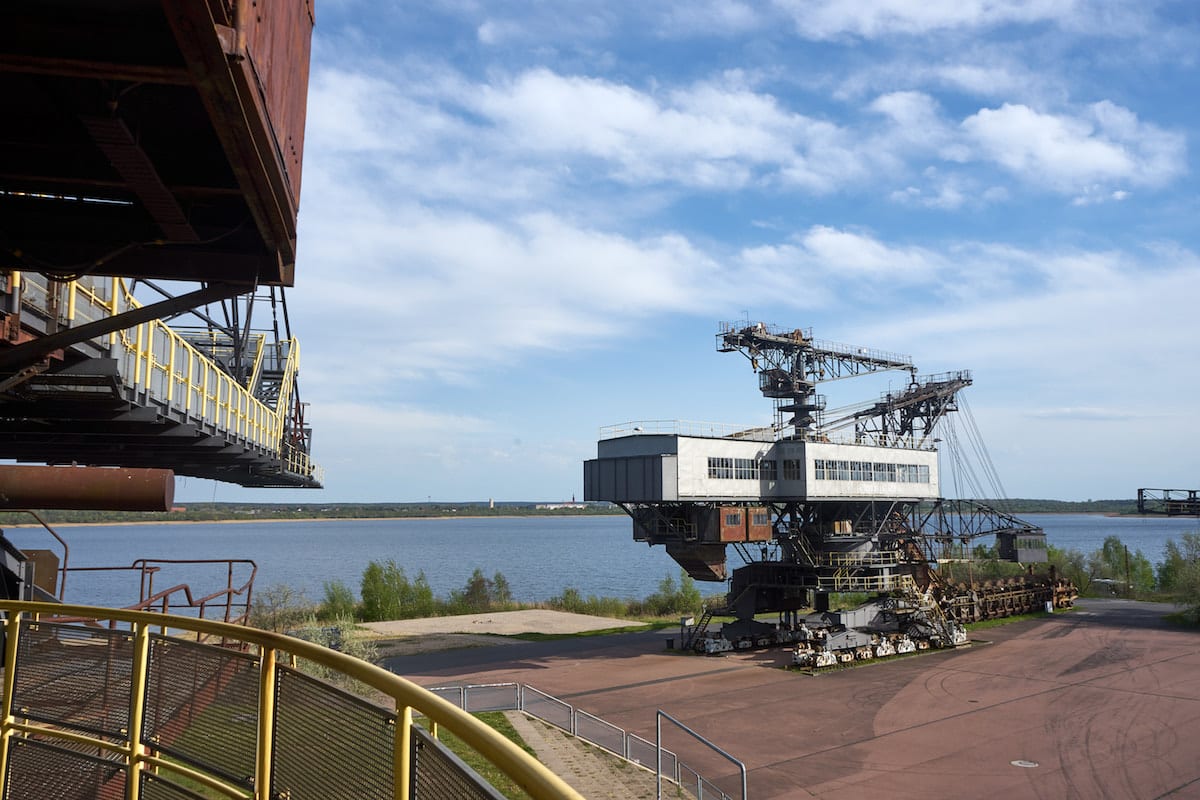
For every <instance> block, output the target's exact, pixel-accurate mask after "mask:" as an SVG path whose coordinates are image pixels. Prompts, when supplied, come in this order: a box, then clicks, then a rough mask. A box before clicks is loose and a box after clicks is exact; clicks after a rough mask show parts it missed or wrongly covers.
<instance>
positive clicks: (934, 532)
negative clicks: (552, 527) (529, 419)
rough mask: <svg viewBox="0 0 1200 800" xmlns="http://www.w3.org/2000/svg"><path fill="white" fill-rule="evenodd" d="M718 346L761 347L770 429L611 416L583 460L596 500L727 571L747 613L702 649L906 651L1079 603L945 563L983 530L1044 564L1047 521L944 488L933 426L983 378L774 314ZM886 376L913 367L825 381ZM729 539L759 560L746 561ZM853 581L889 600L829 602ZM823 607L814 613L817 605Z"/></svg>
mask: <svg viewBox="0 0 1200 800" xmlns="http://www.w3.org/2000/svg"><path fill="white" fill-rule="evenodd" d="M717 349H718V350H719V351H721V352H740V353H742V354H743V355H745V356H746V357H747V358H748V359H749V361H750V364H751V367H752V368H753V369H754V371H755V372H756V373H757V374H758V376H759V388H760V390H761V391H762V393H763V395H764V396H766V397H768V398H771V399H772V400H773V401H774V407H775V421H774V424H773V425H772V426H770V427H758V428H723V427H721V426H716V425H705V424H699V423H663V422H640V423H627V424H625V425H618V426H611V427H608V428H605V429H602V431H601V438H600V441H599V443H598V447H597V450H598V453H597V458H595V459H593V460H590V461H587V462H585V464H584V497H585V499H587V500H593V501H608V502H612V503H615V504H617V505H619V506H620V507H621V508H622V509H624V510H625V511H626V513H628V514H629V516H630V517H631V518H632V519H633V535H634V539H635V540H638V541H644V542H647V543H648V544H650V545H663V546H664V547H665V548H666V550H667V553H668V554H669V555H671V557H672V558H674V559H675V560H676V561H677V562H678V563H679V564H680V565H681V566H682V567H683V568H684V569H685V570H686V571H687V573H688V574H689V575H691V576H692V577H693V578H695V579H697V580H706V581H725V580H728V582H729V592H728V595H727V607H726V608H724V609H719V610H720V611H722V612H724V613H730V614H733V615H734V616H735V617H736V618H737V621H736V622H734V623H727V624H726V625H725V626H724V627H723V630H722V633H723V635H722V636H721V637H714V638H706V637H705V636H704V634H705V631H704V628H705V624H706V622H707V619H705V620H702V621H701V624H700V625H699V626H697V629H696V630H695V632H694V633H695V635H694V636H693V637H692V639H693V640H694V642H695V643H696V644H695V646H696V647H697V648H700V647H701V646H703V647H706V648H716V649H722V648H728V647H732V646H737V645H747V644H749V643H766V642H773V641H778V640H779V639H780V638H782V639H784V640H786V641H795V642H798V645H797V646H798V649H799V650H802V651H805V652H809V653H812V654H813V655H812V658H813V659H817V658H818V656H817V654H819V653H825V655H824V656H821V657H820V658H821V659H823V660H824V661H826V662H828V660H829V659H830V658H834V659H836V658H842V659H844V657H845V654H846V653H848V652H849V653H853V654H856V655H857V656H858V657H864V654H865V653H866V652H867V651H870V652H871V653H874V652H875V649H879V648H881V649H882V652H881V653H880V654H883V655H886V654H890V653H889V649H890V650H891V651H893V652H894V651H895V648H896V646H897V645H899V646H900V647H902V648H903V647H907V646H908V645H910V644H911V645H913V646H914V647H915V646H917V645H919V644H922V643H924V644H925V645H926V646H928V644H929V643H933V644H936V645H940V646H951V645H955V644H959V643H962V642H963V641H965V635H964V633H963V631H962V629H961V627H960V624H961V623H962V622H967V621H973V620H976V619H981V618H986V617H989V616H1003V615H1005V614H1008V613H1017V612H1022V611H1030V610H1040V609H1042V608H1044V604H1045V603H1046V602H1056V603H1058V604H1059V605H1064V604H1068V603H1069V602H1070V599H1071V592H1070V589H1069V587H1067V586H1066V585H1065V584H1064V585H1060V587H1059V591H1058V592H1057V594H1056V593H1055V590H1054V585H1055V584H1056V583H1058V582H1056V581H1054V580H1053V579H1052V578H1051V579H1035V578H1032V577H1027V578H1022V579H1017V580H1015V581H1012V582H1008V583H1005V584H1003V585H998V586H988V587H980V586H957V585H951V584H950V583H949V582H947V581H945V580H943V579H942V577H941V573H939V570H938V567H939V565H941V564H947V563H951V562H961V561H967V560H969V559H970V558H971V552H972V549H973V546H974V545H975V544H976V543H980V542H978V541H977V540H980V539H981V538H982V537H995V541H996V543H997V550H998V552H999V554H1000V557H1001V558H1002V559H1004V560H1008V561H1013V562H1018V563H1021V564H1035V563H1040V562H1045V561H1046V543H1045V534H1044V532H1043V531H1042V530H1041V529H1040V528H1037V527H1036V526H1033V525H1030V524H1027V523H1025V522H1023V521H1021V520H1019V519H1017V518H1016V517H1013V516H1011V515H1009V514H1006V513H1003V512H1002V511H999V510H997V509H995V508H992V507H990V506H987V505H984V504H982V503H977V502H972V501H967V500H953V501H951V500H945V499H942V497H941V491H940V474H939V462H938V451H937V447H936V446H937V443H938V441H939V440H938V439H936V438H935V437H934V431H935V427H936V426H937V425H938V423H939V421H940V420H942V419H943V418H944V417H945V415H946V414H948V413H950V412H953V411H955V410H956V409H957V405H956V395H957V393H958V392H959V391H960V390H961V389H963V388H965V387H967V386H969V385H970V384H971V376H970V373H968V372H966V371H962V372H952V373H945V374H940V375H934V376H928V377H921V376H918V375H917V370H916V367H915V366H914V365H913V363H912V360H911V359H910V358H909V357H907V356H904V355H900V354H896V353H887V352H883V351H879V350H873V349H869V348H864V347H855V346H850V345H844V344H837V343H831V342H822V341H819V340H816V339H814V338H813V337H812V333H811V331H810V330H801V329H790V330H787V329H779V328H776V327H773V326H769V325H765V324H762V323H758V324H752V325H751V324H742V325H740V326H739V325H734V324H729V323H725V324H722V325H721V327H720V330H719V332H718V334H717ZM884 370H901V371H904V372H907V373H908V383H907V385H906V387H905V388H904V389H902V390H900V391H894V392H888V393H887V394H885V395H883V396H882V397H881V398H880V399H879V400H878V401H875V402H869V403H865V404H861V405H860V406H857V407H854V408H852V409H848V410H843V411H842V412H827V410H826V407H825V399H824V397H823V396H821V395H819V394H818V393H817V391H816V390H817V387H818V386H819V385H820V384H821V383H825V382H828V381H833V380H841V379H844V378H851V377H856V376H860V375H867V374H870V373H876V372H880V371H884ZM731 548H732V549H733V551H734V552H735V553H736V554H737V556H739V557H740V559H741V561H742V562H743V563H742V565H741V566H738V567H737V568H735V569H732V570H730V569H729V568H728V566H727V554H728V551H729V549H731ZM849 592H854V593H867V594H869V595H871V596H873V597H874V598H875V599H874V600H872V601H871V602H870V603H868V604H867V605H865V606H862V607H860V608H858V609H854V610H852V611H837V612H835V611H831V610H830V606H831V603H830V596H831V595H835V594H841V593H849ZM809 608H812V609H815V614H813V615H809V616H808V617H801V615H800V612H801V610H803V609H809ZM713 611H716V609H714V610H713ZM764 612H778V613H779V615H780V616H779V619H780V622H779V624H777V625H769V624H766V623H762V622H756V621H755V619H754V618H755V615H758V614H762V613H764ZM818 634H820V635H819V636H818ZM906 643H907V644H906ZM901 652H903V650H902V651H901ZM805 658H807V656H805Z"/></svg>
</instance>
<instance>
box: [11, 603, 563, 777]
mask: <svg viewBox="0 0 1200 800" xmlns="http://www.w3.org/2000/svg"><path fill="white" fill-rule="evenodd" d="M0 611H2V612H4V614H5V615H6V621H5V623H4V687H3V699H2V701H0V703H2V707H0V776H2V780H3V786H2V787H0V796H4V797H35V796H44V797H59V798H79V799H80V800H82V799H83V798H93V797H124V798H125V799H126V800H141V798H148V799H151V798H163V797H172V798H174V797H188V798H195V797H228V798H234V799H235V800H268V799H269V798H279V797H287V798H290V799H291V800H307V798H314V799H315V798H328V797H391V798H398V799H399V800H410V798H415V799H416V800H420V798H422V797H447V796H454V797H480V798H484V797H487V798H490V797H494V796H495V795H494V792H492V791H491V789H490V787H488V786H487V785H486V784H485V783H483V782H482V781H481V779H479V778H478V776H473V775H472V774H471V773H470V771H469V770H465V768H463V767H461V765H457V766H456V760H455V759H452V758H451V759H446V758H441V757H436V756H435V757H431V756H434V755H435V754H432V753H430V751H429V750H428V748H429V747H430V742H431V740H430V739H429V738H428V737H427V736H426V735H424V734H423V732H421V731H419V730H417V729H416V728H414V723H413V719H414V715H422V716H424V717H425V718H426V719H427V720H428V722H429V723H431V725H430V727H431V728H432V730H431V733H433V731H436V730H437V729H439V728H440V729H441V730H447V731H450V732H451V733H453V734H454V735H455V736H457V737H458V738H459V739H460V740H461V741H462V742H464V743H465V744H466V745H467V746H468V747H470V748H472V749H473V750H474V751H476V752H477V753H479V754H480V755H481V756H483V757H484V758H485V759H486V760H487V761H489V762H490V763H492V764H493V765H494V766H495V767H496V768H498V769H499V770H500V771H501V772H503V773H504V774H506V775H507V776H508V777H509V778H511V779H512V780H513V782H514V783H516V784H517V785H518V786H520V787H521V788H522V789H524V790H525V791H526V792H527V793H528V794H529V795H530V796H531V797H533V798H535V800H557V799H559V798H562V799H565V800H582V798H580V795H579V794H578V793H577V792H575V791H574V790H573V789H572V788H571V787H570V786H568V785H567V784H566V783H565V782H563V780H562V779H561V778H559V777H558V776H556V775H554V774H553V773H552V772H550V771H549V770H547V769H546V768H545V767H544V766H543V765H541V764H540V763H538V762H537V761H536V760H534V759H533V758H531V757H530V756H529V755H528V754H526V753H525V752H524V751H523V750H521V749H520V748H519V747H517V746H516V745H515V744H513V743H512V742H510V741H509V740H508V739H506V738H504V737H503V736H501V735H500V734H498V733H496V732H495V731H494V730H492V729H491V728H489V727H488V726H486V725H484V724H483V723H481V722H479V721H478V720H476V719H475V718H474V717H473V716H471V715H470V714H468V713H466V712H465V711H463V710H462V709H460V708H458V707H456V706H454V705H453V704H451V703H448V702H446V701H445V700H443V699H441V698H439V697H438V696H436V695H435V694H433V693H431V692H429V691H426V690H425V689H422V688H421V687H419V686H417V685H416V684H413V683H411V682H410V681H407V680H405V679H404V678H401V677H400V676H398V675H394V674H393V673H391V672H388V671H387V670H384V669H383V668H381V667H378V666H375V665H373V664H369V663H367V662H364V661H361V660H359V659H356V658H353V657H351V656H348V655H346V654H344V653H339V652H336V651H333V650H329V649H327V648H324V647H321V646H319V645H316V644H312V643H310V642H305V641H302V640H299V639H294V638H292V637H289V636H284V635H282V634H276V633H271V632H268V631H261V630H256V629H250V628H244V627H239V626H235V625H230V624H227V623H224V622H218V621H215V620H204V619H195V618H190V617H178V616H173V615H163V614H156V613H150V612H139V611H128V610H114V609H107V608H97V607H90V606H71V605H66V606H61V605H57V604H52V603H30V602H19V601H12V600H3V601H0ZM60 615H70V616H71V617H72V618H86V619H89V620H90V621H91V622H90V624H86V625H80V624H64V623H63V622H61V621H58V619H59V617H60ZM167 628H169V629H170V630H172V631H174V630H182V631H188V632H191V633H193V634H207V635H209V636H212V637H219V638H221V639H223V640H226V641H238V642H242V643H244V644H246V645H247V646H248V647H249V651H247V652H243V651H240V650H236V649H230V648H222V647H216V646H211V645H206V644H199V643H197V642H194V641H186V640H184V639H182V638H179V637H177V636H171V635H165V634H164V633H162V632H161V631H163V630H164V629H167ZM303 662H311V663H313V664H316V665H320V666H321V667H323V668H325V669H327V670H330V671H332V672H333V673H335V674H337V675H340V676H343V677H345V678H349V679H353V680H355V681H358V682H359V683H360V684H362V685H363V686H364V687H366V688H367V689H368V690H370V691H372V692H374V693H376V694H377V695H378V696H379V697H382V698H385V700H386V705H378V704H376V703H373V702H368V701H366V700H364V699H362V697H360V696H359V695H357V694H354V693H351V692H348V691H345V690H342V689H339V688H337V687H335V686H333V685H331V684H329V683H326V682H324V681H321V680H317V679H315V678H313V677H311V676H309V675H307V674H305V673H304V672H302V671H301V670H300V669H298V668H297V666H298V665H299V664H302V663H303ZM433 735H436V734H435V733H433ZM448 770H450V771H452V772H454V775H453V776H449V774H448V772H447V771H448ZM197 787H199V790H197Z"/></svg>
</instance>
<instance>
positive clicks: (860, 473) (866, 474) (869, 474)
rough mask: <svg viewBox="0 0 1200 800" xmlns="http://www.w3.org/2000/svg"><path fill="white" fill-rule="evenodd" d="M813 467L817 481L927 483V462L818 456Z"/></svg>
mask: <svg viewBox="0 0 1200 800" xmlns="http://www.w3.org/2000/svg"><path fill="white" fill-rule="evenodd" d="M813 468H814V469H813V471H814V473H815V474H814V477H815V478H816V479H817V480H819V481H881V482H884V483H929V466H928V465H927V464H877V463H874V462H872V461H833V460H830V459H821V458H818V459H816V460H815V461H814V462H813Z"/></svg>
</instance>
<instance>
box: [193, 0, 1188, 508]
mask: <svg viewBox="0 0 1200 800" xmlns="http://www.w3.org/2000/svg"><path fill="white" fill-rule="evenodd" d="M316 13H317V26H316V29H315V32H314V39H313V58H312V65H311V75H310V85H309V99H308V124H307V130H306V139H305V150H304V167H303V189H302V197H301V206H300V221H299V231H300V233H299V237H300V238H299V259H298V261H297V269H296V285H295V287H294V288H292V289H290V290H289V291H288V307H289V312H290V315H291V323H292V328H293V330H294V331H296V332H297V335H298V337H299V339H300V341H301V348H302V357H301V378H300V380H301V392H302V396H303V399H304V401H305V402H307V403H309V404H310V406H309V408H308V417H309V421H310V422H311V424H312V425H313V431H314V434H313V441H314V453H313V455H314V457H315V459H316V460H317V461H318V462H319V463H320V464H321V466H322V467H323V468H324V470H325V486H326V488H325V489H324V490H321V491H299V490H277V491H269V492H268V491H250V490H243V489H239V488H237V487H233V486H230V485H227V484H212V483H210V482H206V481H199V480H195V479H190V480H189V479H181V480H180V482H179V486H178V491H177V495H178V496H179V497H181V498H183V499H189V498H190V499H192V500H210V499H216V500H219V501H231V502H232V501H246V500H263V501H272V502H291V501H295V502H305V503H311V502H358V501H366V502H386V501H405V502H415V501H427V500H433V501H436V502H452V501H460V500H486V499H488V498H494V499H496V500H544V501H553V500H569V499H571V498H572V497H573V496H574V497H576V498H579V499H582V471H583V468H582V462H583V461H584V460H585V459H587V458H592V457H595V453H596V439H597V437H598V429H599V428H600V426H603V425H609V424H614V423H620V422H625V421H630V420H652V419H659V420H663V419H680V420H699V421H706V422H721V423H729V424H738V425H746V426H751V425H763V424H768V423H769V422H770V421H771V418H772V410H771V404H770V401H769V400H766V399H764V398H763V397H762V396H761V395H760V394H759V392H758V390H757V381H756V379H755V376H754V375H753V373H752V372H751V370H750V366H749V364H748V362H747V361H746V360H745V359H744V358H742V357H741V356H739V355H737V354H726V353H719V352H717V351H716V347H715V334H716V332H717V329H718V323H719V322H722V321H736V320H743V321H755V322H757V321H764V322H767V323H770V324H775V325H779V326H783V327H787V328H792V327H799V328H812V330H813V333H814V335H815V336H816V337H817V338H820V339H827V340H832V341H837V342H847V343H852V344H855V345H862V346H866V347H871V348H878V349H882V350H888V351H893V352H900V353H905V354H908V355H910V356H911V357H912V359H913V361H914V362H915V363H916V364H917V366H918V367H919V368H920V370H921V372H922V373H923V374H927V373H937V372H943V371H947V370H955V369H969V370H971V372H972V375H973V378H974V385H973V386H972V387H971V388H970V389H968V390H966V392H965V393H964V396H965V398H966V402H967V405H968V406H969V408H970V411H971V415H972V417H973V419H974V421H975V423H976V424H977V426H978V428H979V430H980V431H981V433H982V437H983V440H984V441H985V442H986V445H987V452H988V453H989V454H990V456H991V459H992V461H993V462H994V464H995V468H996V470H997V473H998V474H999V476H1000V478H1001V481H1002V486H1003V490H1004V491H1005V492H1006V493H1007V495H1008V496H1010V497H1044V498H1059V499H1069V500H1086V499H1089V498H1094V499H1100V498H1130V497H1133V496H1135V494H1136V491H1137V489H1138V488H1139V487H1160V488H1195V487H1197V486H1200V469H1198V455H1197V454H1198V453H1200V424H1197V416H1198V414H1197V410H1198V409H1197V399H1196V398H1197V397H1198V396H1200V369H1198V368H1197V366H1198V363H1200V360H1198V358H1197V342H1198V341H1200V322H1198V321H1197V300H1198V298H1200V236H1198V233H1197V226H1196V221H1197V212H1198V210H1200V193H1198V188H1200V187H1198V184H1197V179H1196V173H1195V170H1194V169H1193V168H1192V160H1193V157H1194V156H1193V154H1194V152H1195V151H1196V148H1197V145H1196V141H1197V135H1198V134H1200V110H1198V109H1200V104H1198V103H1197V102H1196V98H1197V96H1198V91H1197V90H1198V88H1200V81H1198V80H1197V76H1198V73H1197V58H1198V57H1200V56H1198V54H1200V5H1197V4H1196V3H1194V2H1191V0H1188V1H1187V2H1155V1H1154V0H1136V1H1131V2H1125V0H1103V1H1100V0H917V1H910V0H774V2H761V3H747V2H738V1H737V0H686V2H685V1H682V0H681V1H680V2H668V1H666V0H664V1H663V2H645V1H644V0H641V1H639V2H620V1H619V0H608V1H606V2H603V3H599V2H591V3H585V2H571V1H570V0H547V1H546V2H535V1H531V2H519V3H518V2H503V1H498V0H488V1H487V2H482V1H481V2H474V1H473V0H442V1H438V0H427V1H426V2H421V3H412V2H380V1H378V0H321V2H319V3H318V4H317V11H316ZM905 381H906V375H905V374H904V373H889V374H888V375H886V376H872V377H871V378H866V379H857V380H854V381H845V382H841V383H838V384H831V385H830V386H829V388H828V390H827V391H826V390H823V392H825V393H826V394H828V395H829V403H830V405H831V406H834V405H838V404H840V403H842V402H846V403H849V402H852V401H856V400H871V399H874V398H875V397H877V395H878V393H879V392H881V391H886V390H887V389H888V388H896V387H899V386H902V385H903V384H904V382H905Z"/></svg>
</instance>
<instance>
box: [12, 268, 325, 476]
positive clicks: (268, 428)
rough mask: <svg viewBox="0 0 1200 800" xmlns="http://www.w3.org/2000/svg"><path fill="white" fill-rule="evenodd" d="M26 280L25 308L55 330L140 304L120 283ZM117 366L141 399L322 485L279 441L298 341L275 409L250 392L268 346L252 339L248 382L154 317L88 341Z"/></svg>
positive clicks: (296, 451) (290, 345)
mask: <svg viewBox="0 0 1200 800" xmlns="http://www.w3.org/2000/svg"><path fill="white" fill-rule="evenodd" d="M22 280H23V281H24V284H25V286H24V290H23V291H24V295H23V304H30V303H32V304H34V305H36V306H38V307H39V308H38V310H39V311H41V312H43V313H46V314H52V315H53V316H54V317H55V318H56V319H55V320H53V321H54V322H55V323H56V324H59V325H72V324H74V323H76V322H79V321H82V322H90V321H94V320H97V319H100V318H103V317H107V316H115V315H117V314H120V313H123V312H125V311H128V310H130V309H134V308H140V307H141V306H142V303H141V302H139V301H138V299H137V298H136V297H134V295H133V292H132V289H131V287H130V285H129V283H128V282H127V281H126V280H125V279H124V278H89V277H85V278H82V279H80V280H75V281H69V282H63V283H55V282H50V281H45V279H43V278H42V277H41V276H38V275H32V274H27V275H22V274H21V273H15V278H14V285H16V286H20V285H21V284H22ZM93 343H94V344H95V345H97V346H99V347H102V348H104V349H106V350H107V351H108V352H109V354H110V356H111V357H113V358H116V359H117V361H118V363H119V364H120V366H121V375H122V378H123V379H124V380H125V382H126V384H127V385H128V386H129V387H130V388H132V389H133V391H134V392H135V393H138V394H139V396H142V397H145V398H147V399H153V400H155V401H158V402H160V403H164V404H166V405H167V406H168V407H170V408H171V409H173V410H174V411H175V412H176V413H179V414H181V415H183V417H184V418H186V419H189V420H193V421H196V422H198V423H201V424H204V425H207V426H211V427H212V428H213V429H214V431H219V432H221V433H223V434H225V435H228V436H230V437H232V438H234V439H235V440H237V441H239V442H241V443H242V444H245V445H247V446H250V447H253V448H256V449H258V450H260V451H262V452H264V453H269V454H272V455H274V456H277V457H278V458H279V459H280V462H281V464H282V465H283V466H284V468H285V469H287V470H288V471H289V472H291V473H293V474H297V475H305V476H309V477H311V478H313V479H314V480H315V481H316V482H317V483H320V482H322V474H321V469H320V467H318V466H317V465H316V464H315V463H313V461H312V460H311V458H310V457H309V455H308V453H307V452H305V451H304V450H302V449H300V448H297V447H294V446H292V445H290V444H289V443H288V442H286V441H285V440H284V438H285V431H286V430H287V423H288V421H289V420H288V415H289V413H290V411H291V405H290V404H291V397H292V384H293V383H294V380H295V377H296V374H297V371H298V369H299V363H300V345H299V342H298V341H297V340H296V339H290V340H286V341H284V342H281V343H280V344H281V346H282V347H284V348H286V353H287V354H286V359H285V361H284V363H283V364H282V367H283V369H282V373H283V379H282V382H281V384H280V390H279V395H278V397H277V399H276V401H275V403H274V407H271V406H268V405H267V404H266V403H264V402H262V401H261V400H259V399H258V398H257V397H255V396H254V394H253V391H252V389H253V387H254V386H255V382H256V381H257V380H258V378H259V376H260V375H261V370H262V360H263V353H264V350H265V342H264V340H263V337H261V336H260V337H258V341H256V342H254V343H253V345H254V347H255V351H254V371H253V373H252V375H251V376H250V378H249V379H248V380H247V382H246V383H245V384H243V383H241V382H239V381H238V380H237V379H236V378H234V377H233V376H232V375H230V374H229V373H228V372H226V371H225V370H223V369H222V368H221V366H220V365H219V364H217V363H216V362H214V361H213V360H212V359H210V358H209V357H208V356H207V355H206V354H204V353H203V352H202V351H201V350H200V349H199V348H198V347H196V346H195V345H193V344H192V343H191V342H189V341H188V340H187V339H185V338H184V337H183V336H181V335H180V334H179V333H178V332H176V331H175V330H173V329H172V328H171V327H170V326H169V325H167V324H166V323H165V322H163V321H162V320H157V319H156V320H151V321H149V322H144V323H141V324H139V325H135V326H133V327H130V328H126V329H124V330H120V331H116V332H113V333H110V334H107V335H105V336H102V337H98V338H97V339H96V340H93Z"/></svg>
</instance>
